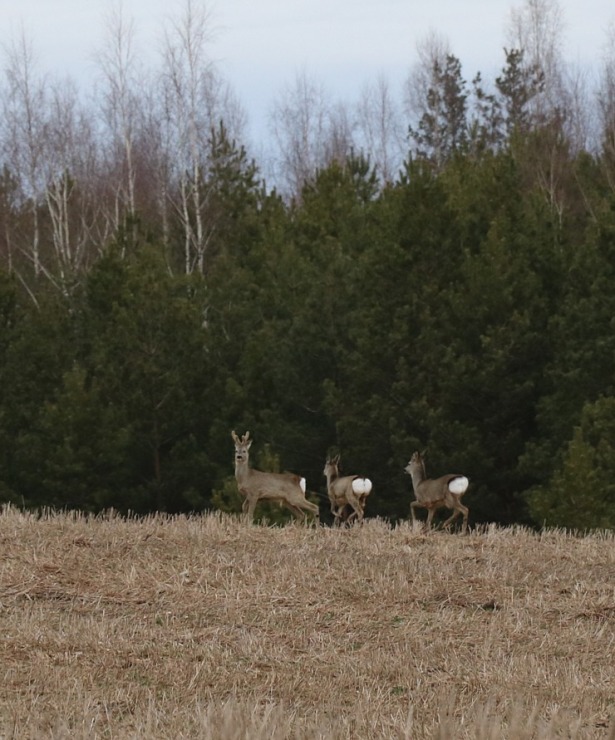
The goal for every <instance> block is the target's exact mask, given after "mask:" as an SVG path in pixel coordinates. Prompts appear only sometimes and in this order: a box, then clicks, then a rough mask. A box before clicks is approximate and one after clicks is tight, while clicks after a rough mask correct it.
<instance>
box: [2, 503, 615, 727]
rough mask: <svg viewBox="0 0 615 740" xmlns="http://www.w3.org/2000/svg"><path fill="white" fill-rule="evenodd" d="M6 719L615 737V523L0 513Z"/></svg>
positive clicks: (14, 722) (11, 723) (47, 723)
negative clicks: (614, 527)
mask: <svg viewBox="0 0 615 740" xmlns="http://www.w3.org/2000/svg"><path fill="white" fill-rule="evenodd" d="M0 553H1V561H0V620H1V622H0V670H1V671H2V681H1V683H0V736H1V737H3V738H11V737H15V738H68V737H70V738H86V737H87V738H148V737H151V738H173V739H176V738H212V739H213V738H216V740H218V739H221V738H222V739H226V738H237V739H239V738H246V739H247V738H249V739H250V740H252V739H253V738H257V739H259V738H262V739H263V740H264V739H265V738H267V740H269V738H276V739H281V738H335V739H337V738H340V739H341V738H348V739H349V738H431V737H434V738H473V739H474V738H485V739H486V738H552V737H553V738H555V737H558V738H560V737H561V738H607V737H608V738H614V737H615V577H614V576H615V539H614V537H613V536H612V535H610V534H595V535H589V536H584V537H575V536H572V535H568V534H566V533H564V532H547V533H543V534H540V535H537V534H533V533H531V532H529V531H526V530H523V529H514V530H512V529H498V528H495V527H492V528H487V529H485V530H483V531H480V532H474V533H472V534H470V535H468V536H466V537H461V536H459V535H454V534H453V535H448V534H443V533H434V534H431V535H428V536H425V535H423V534H420V533H419V532H414V531H413V530H412V529H411V528H410V527H409V526H406V525H404V526H400V527H397V528H395V529H392V528H390V527H389V526H388V525H387V524H385V523H384V522H381V521H377V520H371V521H369V520H368V521H366V523H365V525H364V526H362V527H355V528H353V529H328V528H322V527H321V528H304V527H301V526H298V525H290V526H286V527H283V528H266V527H260V526H252V525H249V524H246V523H244V522H243V521H240V520H239V519H237V518H233V517H230V516H218V515H211V516H203V517H199V518H192V519H189V518H183V517H179V518H166V517H162V516H161V517H152V518H148V519H146V520H143V521H136V520H128V521H127V520H123V519H120V518H113V517H106V518H90V519H87V518H85V517H79V516H70V515H53V514H50V515H48V516H46V517H43V518H41V519H37V518H35V517H33V516H30V515H27V514H22V513H20V512H17V511H14V510H10V509H9V510H7V511H5V512H4V513H3V514H2V515H0Z"/></svg>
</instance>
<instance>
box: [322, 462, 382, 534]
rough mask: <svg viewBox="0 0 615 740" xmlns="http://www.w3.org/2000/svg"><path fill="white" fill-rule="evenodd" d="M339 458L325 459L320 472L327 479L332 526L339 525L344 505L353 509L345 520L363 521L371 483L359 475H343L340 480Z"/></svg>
mask: <svg viewBox="0 0 615 740" xmlns="http://www.w3.org/2000/svg"><path fill="white" fill-rule="evenodd" d="M339 463H340V456H339V455H337V456H336V457H334V458H329V457H328V458H327V461H326V463H325V468H324V470H323V471H322V472H323V475H324V476H325V477H326V479H327V493H328V494H329V501H330V502H331V513H332V514H333V516H334V520H333V523H334V525H339V524H340V522H341V519H342V515H343V513H344V509H345V508H346V505H350V506H351V507H352V509H353V512H352V514H350V516H349V517H348V519H346V522H351V521H352V520H353V519H357V520H358V521H362V520H363V516H364V514H365V503H366V501H367V497H368V496H369V494H370V491H371V490H372V482H371V480H370V479H369V478H363V477H362V476H360V475H345V476H344V477H343V478H340V471H339Z"/></svg>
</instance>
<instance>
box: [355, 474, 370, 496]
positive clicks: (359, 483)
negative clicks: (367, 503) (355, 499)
mask: <svg viewBox="0 0 615 740" xmlns="http://www.w3.org/2000/svg"><path fill="white" fill-rule="evenodd" d="M352 490H353V491H354V492H355V493H356V494H358V495H359V496H361V495H367V494H368V493H369V492H370V491H371V490H372V482H371V480H370V479H369V478H355V479H354V480H353V481H352Z"/></svg>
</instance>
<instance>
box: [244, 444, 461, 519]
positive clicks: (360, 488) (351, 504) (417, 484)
mask: <svg viewBox="0 0 615 740" xmlns="http://www.w3.org/2000/svg"><path fill="white" fill-rule="evenodd" d="M231 436H232V438H233V441H234V443H235V478H236V479H237V487H238V488H239V492H240V493H241V495H242V496H243V497H244V501H243V506H242V510H243V512H244V514H247V516H248V518H249V519H250V520H252V519H253V517H254V510H255V508H256V505H257V503H258V502H259V501H269V502H277V503H279V504H280V505H282V506H285V507H286V508H287V509H289V510H290V511H291V512H292V513H293V515H294V516H295V517H296V518H297V519H299V520H301V521H304V520H305V518H306V515H307V513H310V514H313V515H314V517H315V518H316V519H318V514H319V510H318V506H316V504H313V503H312V502H311V501H308V500H307V498H306V497H305V478H302V477H301V476H299V475H295V474H294V473H265V472H263V471H261V470H255V469H254V468H251V467H250V466H249V464H248V463H249V450H250V446H251V444H252V440H251V439H250V432H246V433H245V434H244V435H243V436H242V437H241V439H240V438H239V437H238V436H237V435H236V434H235V432H231ZM423 454H424V453H423ZM339 462H340V456H339V455H337V456H336V457H334V458H327V460H326V463H325V468H324V470H323V475H324V476H325V477H326V479H327V493H328V494H329V501H330V503H331V513H332V514H333V517H334V524H336V525H339V524H341V523H342V521H344V518H345V517H346V511H347V510H348V508H350V509H352V513H350V514H349V515H348V516H347V517H346V518H345V521H346V523H349V522H351V521H358V522H361V521H362V520H363V517H364V515H365V504H366V502H367V497H368V496H369V494H370V492H371V490H372V482H371V481H370V480H369V478H365V477H363V476H360V475H346V476H340V467H339ZM404 470H405V471H406V473H408V474H409V475H410V477H411V478H412V488H413V489H414V496H415V499H416V500H415V501H413V502H412V503H411V504H410V514H411V516H412V522H413V524H414V523H415V522H416V513H415V509H417V508H418V507H423V508H425V509H427V512H428V513H427V529H430V528H431V523H432V520H433V516H434V514H435V512H436V511H437V510H438V509H441V508H443V507H446V508H448V509H452V510H453V513H452V515H451V516H450V517H449V518H448V519H447V520H446V521H445V522H444V524H443V525H442V526H443V527H445V528H449V527H450V525H451V524H452V522H453V521H454V520H455V519H456V518H457V517H458V516H460V515H463V524H462V532H464V533H465V531H466V529H467V526H468V508H467V506H464V505H463V504H462V503H461V497H462V496H463V494H464V493H465V492H466V491H467V489H468V484H469V481H468V479H467V478H466V476H465V475H460V474H456V473H452V474H449V475H444V476H442V477H441V478H436V479H433V480H432V479H430V478H427V475H426V472H425V462H424V460H423V455H422V454H421V453H419V452H415V453H414V454H413V455H412V457H411V459H410V462H409V463H408V465H407V466H406V467H405V468H404Z"/></svg>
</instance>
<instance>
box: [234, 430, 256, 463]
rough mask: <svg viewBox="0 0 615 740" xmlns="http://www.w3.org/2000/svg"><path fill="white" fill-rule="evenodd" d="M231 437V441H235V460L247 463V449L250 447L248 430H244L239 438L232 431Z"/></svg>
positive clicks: (250, 441)
mask: <svg viewBox="0 0 615 740" xmlns="http://www.w3.org/2000/svg"><path fill="white" fill-rule="evenodd" d="M231 437H232V438H233V442H234V443H235V462H236V463H247V462H248V450H249V449H250V445H251V444H252V440H251V439H250V432H246V433H245V434H244V435H243V437H242V438H241V439H239V437H238V436H237V435H236V434H235V432H234V431H232V432H231Z"/></svg>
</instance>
